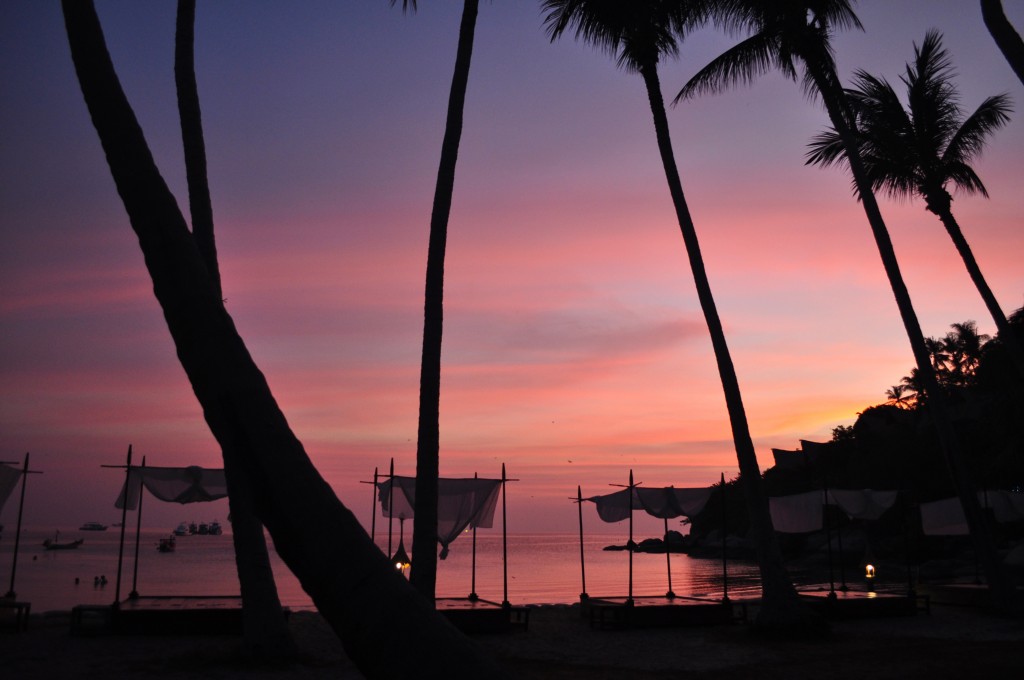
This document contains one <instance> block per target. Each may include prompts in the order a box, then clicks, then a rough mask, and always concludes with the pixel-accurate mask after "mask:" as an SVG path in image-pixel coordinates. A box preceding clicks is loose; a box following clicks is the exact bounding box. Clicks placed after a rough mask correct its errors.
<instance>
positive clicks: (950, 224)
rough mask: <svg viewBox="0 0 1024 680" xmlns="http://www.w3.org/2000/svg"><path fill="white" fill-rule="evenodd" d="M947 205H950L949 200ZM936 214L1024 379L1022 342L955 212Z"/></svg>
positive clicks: (944, 210) (942, 211) (946, 210)
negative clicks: (990, 285)
mask: <svg viewBox="0 0 1024 680" xmlns="http://www.w3.org/2000/svg"><path fill="white" fill-rule="evenodd" d="M945 203H946V204H947V205H948V200H947V201H946V202H945ZM928 205H929V209H930V206H931V205H933V202H932V201H931V200H929V201H928ZM934 212H936V214H937V215H938V216H939V219H940V220H941V221H942V226H944V227H945V228H946V233H948V234H949V237H950V238H951V239H953V245H955V246H956V251H957V252H958V253H960V258H961V259H962V260H963V261H964V266H965V267H967V273H968V274H970V275H971V281H973V282H974V285H975V286H976V287H977V289H978V293H980V294H981V299H982V300H984V301H985V307H987V308H988V313H989V314H991V315H992V320H993V321H995V323H996V328H997V329H998V330H999V337H1000V338H1001V339H1002V340H1003V344H1004V345H1005V347H1006V348H1007V350H1008V351H1009V353H1010V357H1012V359H1013V363H1014V365H1015V366H1016V367H1017V375H1018V376H1020V378H1021V379H1024V348H1022V347H1021V344H1020V341H1019V340H1018V339H1017V336H1016V335H1015V333H1014V331H1013V328H1012V327H1011V326H1010V322H1009V321H1007V320H1006V315H1005V314H1003V309H1002V307H1000V306H999V301H998V300H996V296H995V294H994V293H993V292H992V289H991V288H989V285H988V282H987V281H986V280H985V276H984V275H983V274H982V273H981V267H979V266H978V261H977V260H975V259H974V253H973V252H972V251H971V246H970V245H969V244H968V243H967V239H966V238H964V234H963V231H961V230H960V224H959V223H958V222H957V221H956V218H954V217H953V212H952V211H951V210H949V209H948V208H946V209H943V210H938V211H934Z"/></svg>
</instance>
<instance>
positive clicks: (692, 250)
mask: <svg viewBox="0 0 1024 680" xmlns="http://www.w3.org/2000/svg"><path fill="white" fill-rule="evenodd" d="M640 73H641V75H642V76H643V79H644V84H645V85H646V86H647V96H648V99H649V100H650V105H651V114H652V115H653V117H654V130H655V133H656V134H657V138H658V150H659V151H660V152H661V161H662V165H664V167H665V178H666V180H667V181H668V187H669V192H670V193H671V195H672V203H673V205H674V206H675V209H676V218H677V219H678V221H679V229H680V231H681V232H682V235H683V242H684V243H685V245H686V253H687V256H688V257H689V260H690V270H691V271H692V272H693V280H694V283H695V284H696V288H697V298H698V300H699V301H700V307H701V310H702V311H703V312H704V320H705V321H706V323H707V326H708V331H709V333H710V335H711V346H712V348H713V349H714V353H715V361H716V362H717V364H718V374H719V377H720V378H721V381H722V389H723V391H724V393H725V404H726V409H727V411H728V413H729V424H730V426H731V428H732V437H733V442H734V444H735V447H736V459H737V461H738V462H739V466H740V484H741V486H742V488H743V496H744V499H745V500H746V504H747V511H748V514H749V516H750V523H751V526H752V527H753V530H754V537H755V539H756V550H757V559H758V566H759V568H760V571H761V588H762V594H763V600H762V607H761V609H760V610H759V612H758V617H757V621H756V623H757V625H758V626H762V627H765V628H772V629H779V628H799V627H808V628H809V627H811V626H818V627H819V628H818V629H819V630H824V628H823V627H822V626H821V623H820V622H819V621H818V617H817V616H815V615H813V614H812V613H811V612H810V610H809V609H807V608H806V607H804V606H803V605H802V604H801V603H800V600H799V598H798V597H797V594H796V590H795V589H794V588H793V582H792V581H791V580H790V578H789V574H788V573H787V572H786V568H785V565H783V562H782V551H781V549H780V548H779V542H778V537H777V536H776V534H775V528H774V526H773V525H772V518H771V513H770V512H769V511H768V497H767V496H766V495H765V492H764V487H763V484H762V479H761V470H760V469H759V467H758V464H757V455H756V453H755V451H754V443H753V441H752V440H751V437H750V429H749V427H748V425H747V415H746V411H745V409H744V407H743V398H742V395H741V393H740V385H739V380H738V379H737V377H736V369H735V367H734V366H733V363H732V357H731V355H730V353H729V346H728V344H727V343H726V340H725V331H724V330H723V329H722V322H721V319H720V318H719V316H718V309H717V307H716V305H715V299H714V296H713V295H712V294H711V283H710V282H709V281H708V277H707V272H706V271H705V269H704V259H703V257H702V255H701V251H700V242H699V241H698V239H697V230H696V228H695V227H694V224H693V219H692V218H691V216H690V210H689V208H688V207H687V205H686V197H685V196H684V195H683V186H682V181H681V180H680V178H679V171H678V169H677V167H676V161H675V154H674V153H673V151H672V140H671V138H670V136H669V128H668V116H667V115H666V113H665V101H664V99H663V98H662V94H661V83H660V81H659V79H658V71H657V66H656V65H655V64H648V65H646V66H644V67H643V68H642V69H641V72H640Z"/></svg>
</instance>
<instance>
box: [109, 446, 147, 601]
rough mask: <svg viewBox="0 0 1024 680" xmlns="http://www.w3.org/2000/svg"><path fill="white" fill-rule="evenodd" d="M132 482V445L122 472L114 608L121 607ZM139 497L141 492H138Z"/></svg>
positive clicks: (129, 447)
mask: <svg viewBox="0 0 1024 680" xmlns="http://www.w3.org/2000/svg"><path fill="white" fill-rule="evenodd" d="M131 482H132V445H131V444H129V445H128V462H127V463H126V464H125V472H124V504H123V506H122V507H121V541H120V543H119V544H118V548H117V581H116V582H115V585H114V608H115V609H116V608H117V607H120V606H121V566H122V565H123V564H124V525H125V520H126V519H128V495H129V494H130V493H131ZM140 496H141V491H140Z"/></svg>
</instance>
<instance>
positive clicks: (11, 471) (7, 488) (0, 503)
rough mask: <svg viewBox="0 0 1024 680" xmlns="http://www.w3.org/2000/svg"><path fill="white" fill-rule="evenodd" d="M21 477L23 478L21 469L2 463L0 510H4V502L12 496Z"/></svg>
mask: <svg viewBox="0 0 1024 680" xmlns="http://www.w3.org/2000/svg"><path fill="white" fill-rule="evenodd" d="M19 479H21V470H19V469H18V468H16V467H11V466H10V465H6V464H3V463H0V510H3V508H4V503H6V502H7V499H8V498H10V496H11V492H12V491H14V487H16V486H17V485H18V480H19Z"/></svg>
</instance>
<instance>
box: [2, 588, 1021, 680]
mask: <svg viewBox="0 0 1024 680" xmlns="http://www.w3.org/2000/svg"><path fill="white" fill-rule="evenodd" d="M530 613H531V616H530V622H529V627H528V629H526V630H515V631H512V632H508V633H501V634H489V635H475V636H473V638H472V639H473V640H474V642H475V643H476V644H478V645H479V646H480V647H481V648H483V649H484V650H485V651H486V652H487V653H488V654H490V655H492V656H493V657H494V658H496V659H497V660H498V661H499V663H500V664H501V665H502V666H504V667H505V668H506V669H507V670H508V671H509V673H510V674H511V675H512V676H513V677H522V678H590V679H597V680H600V679H602V678H609V679H611V678H617V679H621V678H675V677H684V676H685V677H687V678H712V677H729V678H739V679H743V678H759V679H761V680H763V679H766V678H767V679H769V680H771V679H773V678H779V679H782V678H786V679H788V680H793V679H799V678H834V679H844V678H850V679H853V678H857V679H864V678H873V679H874V678H881V679H885V678H917V677H928V678H963V677H1016V675H1017V674H1019V671H1020V657H1021V649H1022V648H1024V621H1022V620H1021V619H1011V618H1005V617H1000V616H996V615H992V614H989V613H986V612H985V611H984V610H981V609H979V608H976V607H962V606H944V605H933V606H932V607H931V612H930V613H925V612H920V613H918V614H917V615H916V616H909V617H892V618H871V619H861V620H854V621H834V622H832V628H831V634H830V635H829V636H827V637H825V638H824V639H819V640H813V641H786V640H778V639H770V638H765V637H762V636H759V635H757V634H754V633H752V632H751V631H750V629H749V628H748V627H747V626H746V625H744V624H740V623H736V624H728V625H718V626H706V627H686V628H659V629H638V630H595V629H592V628H591V627H590V624H589V621H588V620H586V619H584V618H583V617H582V616H581V615H580V610H579V607H578V606H577V605H571V606H565V605H559V606H536V607H532V608H531V612H530ZM289 625H290V626H291V630H292V633H293V636H294V637H295V640H296V643H297V645H298V648H299V655H300V656H299V660H298V661H297V662H295V663H293V664H290V665H287V666H284V667H273V666H271V667H268V666H265V665H259V664H255V663H253V662H251V661H247V660H246V659H244V658H243V657H242V655H241V641H240V638H238V637H237V636H228V635H222V636H204V637H199V636H165V635H145V636H142V635H134V636H129V635H91V636H76V635H72V634H71V632H70V614H69V613H67V612H56V611H55V612H47V613H44V614H34V615H33V616H32V618H31V621H30V625H29V629H28V630H27V631H25V632H22V633H14V632H11V631H9V630H4V631H3V632H0V658H2V659H3V668H4V671H5V672H4V676H5V677H9V678H70V677H75V678H103V679H105V680H117V679H118V678H143V677H148V678H194V677H202V678H248V677H258V678H267V679H273V678H311V679H312V678H361V677H363V676H362V675H361V674H360V673H359V672H358V671H357V670H356V669H355V667H354V666H353V664H352V663H351V662H350V661H349V660H348V658H347V657H346V655H345V653H344V650H343V649H342V647H341V644H340V642H339V641H338V639H337V638H336V637H335V636H334V634H333V632H332V631H331V630H330V629H329V628H328V627H327V625H326V624H325V623H324V621H323V619H322V618H321V617H320V616H319V614H317V613H316V612H310V611H301V612H294V613H293V614H292V615H291V617H290V619H289ZM395 645H396V650H398V653H400V649H401V641H400V640H396V641H395Z"/></svg>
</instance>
